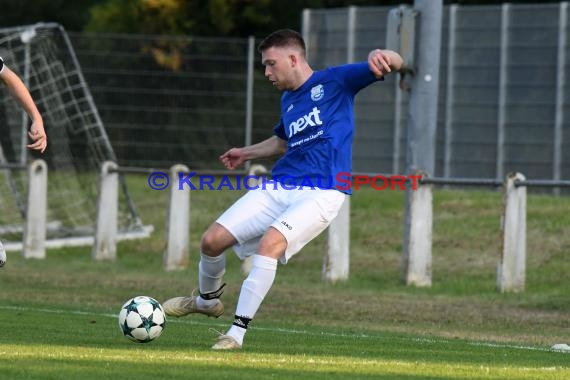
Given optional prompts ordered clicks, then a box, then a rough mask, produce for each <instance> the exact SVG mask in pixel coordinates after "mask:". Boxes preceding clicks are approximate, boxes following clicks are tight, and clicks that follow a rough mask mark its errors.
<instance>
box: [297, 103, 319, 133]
mask: <svg viewBox="0 0 570 380" xmlns="http://www.w3.org/2000/svg"><path fill="white" fill-rule="evenodd" d="M320 113H321V111H319V109H318V108H317V107H313V110H312V111H311V112H309V114H308V115H304V116H301V117H300V118H298V119H297V121H294V122H292V123H291V124H289V137H292V136H293V135H296V134H297V133H299V132H301V131H302V130H304V129H305V128H307V127H316V126H317V125H323V121H322V120H321V118H320V117H319V114H320Z"/></svg>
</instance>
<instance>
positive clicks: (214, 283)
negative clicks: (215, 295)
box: [196, 252, 226, 308]
mask: <svg viewBox="0 0 570 380" xmlns="http://www.w3.org/2000/svg"><path fill="white" fill-rule="evenodd" d="M224 273H226V254H225V253H222V254H221V255H219V256H216V257H210V256H208V255H205V254H203V253H202V252H200V263H199V264H198V284H199V285H198V286H199V287H200V293H202V294H206V293H211V292H215V291H216V290H218V289H220V286H222V278H223V277H224ZM216 302H217V301H216V299H212V300H205V299H202V297H200V296H198V297H197V298H196V303H197V304H198V306H200V307H206V308H208V307H211V306H213V305H214V304H216Z"/></svg>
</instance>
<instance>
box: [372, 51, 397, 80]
mask: <svg viewBox="0 0 570 380" xmlns="http://www.w3.org/2000/svg"><path fill="white" fill-rule="evenodd" d="M391 65H392V59H391V57H390V55H389V54H387V53H386V52H384V51H383V50H380V49H375V50H372V51H371V52H370V54H368V67H369V68H370V71H372V73H373V74H374V76H376V78H381V77H382V76H384V75H385V74H387V73H389V72H391V71H392V68H391Z"/></svg>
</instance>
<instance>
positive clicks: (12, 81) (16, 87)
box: [0, 65, 47, 153]
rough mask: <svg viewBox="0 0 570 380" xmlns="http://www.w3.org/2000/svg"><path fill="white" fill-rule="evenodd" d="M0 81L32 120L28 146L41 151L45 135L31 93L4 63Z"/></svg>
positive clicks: (44, 148) (44, 144)
mask: <svg viewBox="0 0 570 380" xmlns="http://www.w3.org/2000/svg"><path fill="white" fill-rule="evenodd" d="M0 81H1V82H2V83H4V84H5V85H6V88H7V89H8V91H9V92H10V94H11V95H12V96H13V97H14V99H16V100H17V101H18V103H19V104H20V105H21V106H22V108H23V109H24V111H26V113H27V114H28V116H29V117H30V119H31V120H32V125H31V127H30V130H29V132H28V136H30V138H31V139H32V140H33V142H32V143H31V144H29V145H28V148H30V149H35V150H39V151H41V152H42V153H43V152H44V151H45V150H46V148H47V136H46V132H45V130H44V122H43V118H42V115H41V114H40V112H39V111H38V108H37V107H36V104H35V103H34V100H33V99H32V95H31V94H30V92H29V91H28V89H27V87H26V85H25V84H24V83H23V82H22V80H21V79H20V77H18V75H16V73H14V72H13V71H12V70H10V68H8V67H6V65H4V68H3V70H2V71H1V72H0Z"/></svg>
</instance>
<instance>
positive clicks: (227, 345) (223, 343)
mask: <svg viewBox="0 0 570 380" xmlns="http://www.w3.org/2000/svg"><path fill="white" fill-rule="evenodd" d="M240 348H241V344H239V343H238V342H237V341H236V340H235V339H234V338H232V337H231V336H229V335H220V336H219V337H218V341H217V342H216V344H214V345H213V346H212V350H239V349H240Z"/></svg>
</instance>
